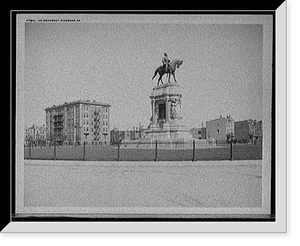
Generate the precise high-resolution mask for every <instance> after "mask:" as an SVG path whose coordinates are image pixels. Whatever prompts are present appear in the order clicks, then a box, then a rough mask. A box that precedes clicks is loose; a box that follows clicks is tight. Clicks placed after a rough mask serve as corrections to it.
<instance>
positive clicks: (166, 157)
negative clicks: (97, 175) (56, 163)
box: [24, 140, 262, 161]
mask: <svg viewBox="0 0 300 246" xmlns="http://www.w3.org/2000/svg"><path fill="white" fill-rule="evenodd" d="M24 158H25V159H40V160H82V161H85V160H87V161H200V160H201V161H209V160H220V161H222V160H259V159H262V145H257V144H255V145H254V144H233V143H232V142H229V143H226V142H225V143H224V142H223V143H222V144H218V143H217V144H205V145H203V143H201V144H199V142H198V141H196V140H193V141H189V142H176V141H173V142H170V141H165V142H164V141H151V142H141V141H137V142H134V141H133V142H119V143H117V144H115V145H110V146H106V147H105V146H99V145H98V146H95V145H90V144H86V143H84V144H83V145H81V146H78V145H76V146H58V145H55V144H54V145H52V146H50V147H49V146H47V147H45V146H42V147H33V146H32V145H31V144H30V145H29V146H26V147H25V150H24Z"/></svg>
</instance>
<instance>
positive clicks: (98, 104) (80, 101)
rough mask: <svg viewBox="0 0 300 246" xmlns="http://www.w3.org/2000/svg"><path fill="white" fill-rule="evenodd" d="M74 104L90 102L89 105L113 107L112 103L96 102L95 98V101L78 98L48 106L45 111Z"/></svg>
mask: <svg viewBox="0 0 300 246" xmlns="http://www.w3.org/2000/svg"><path fill="white" fill-rule="evenodd" d="M74 104H88V105H96V106H104V107H111V104H110V103H102V102H96V101H95V100H93V101H90V100H77V101H73V102H69V103H67V102H65V103H64V104H60V105H53V106H52V107H47V108H45V111H47V110H50V109H55V108H62V107H65V106H69V105H74Z"/></svg>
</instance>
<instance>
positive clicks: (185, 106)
mask: <svg viewBox="0 0 300 246" xmlns="http://www.w3.org/2000/svg"><path fill="white" fill-rule="evenodd" d="M16 36H17V44H16V46H17V60H16V62H17V64H16V66H17V74H16V78H17V83H16V100H17V104H16V106H17V107H16V137H17V142H16V167H15V170H16V176H15V184H16V194H15V198H16V200H15V205H16V206H15V208H16V209H15V219H16V220H18V219H19V220H22V219H23V220H26V219H28V218H31V219H33V220H35V219H36V220H41V219H42V218H47V219H54V220H55V219H58V220H59V219H78V220H84V219H89V220H92V221H93V220H94V221H102V222H103V221H104V222H105V221H112V220H114V221H118V220H120V221H135V220H139V221H141V220H142V221H147V220H148V221H151V220H152V221H153V220H155V221H170V220H176V221H179V222H180V221H185V220H187V221H205V220H206V221H209V220H213V221H218V220H226V219H228V220H229V221H230V220H237V221H243V220H244V221H251V220H254V221H257V220H261V221H275V210H274V208H275V206H274V200H273V199H274V189H275V187H273V185H272V182H273V184H275V183H274V178H275V177H274V176H273V175H274V168H275V162H274V151H273V150H274V141H275V135H274V129H273V130H272V126H274V125H273V124H274V121H273V120H272V117H273V116H274V110H275V105H274V95H273V93H274V83H275V77H274V70H273V68H274V64H275V60H274V59H275V58H274V47H275V46H274V19H273V15H268V14H257V15H254V14H235V15H222V14H219V15H213V14H189V13H186V14H176V13H172V14H169V13H164V14H157V13H151V14H145V13H136V14H125V13H124V14H121V13H114V14H105V13H101V14H97V13H95V14H87V13H84V14H77V13H75V14H72V13H71V14H60V13H57V14H53V13H51V14H19V15H18V16H17V34H16ZM272 156H273V157H272Z"/></svg>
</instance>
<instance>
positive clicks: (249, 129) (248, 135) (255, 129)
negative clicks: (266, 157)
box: [234, 119, 263, 143]
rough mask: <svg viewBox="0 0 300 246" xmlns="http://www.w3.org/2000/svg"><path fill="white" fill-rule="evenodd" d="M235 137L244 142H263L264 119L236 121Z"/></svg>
mask: <svg viewBox="0 0 300 246" xmlns="http://www.w3.org/2000/svg"><path fill="white" fill-rule="evenodd" d="M234 132H235V139H236V140H237V141H238V142H244V143H246V142H247V143H262V137H263V128H262V121H256V120H252V119H250V120H242V121H237V122H235V123H234Z"/></svg>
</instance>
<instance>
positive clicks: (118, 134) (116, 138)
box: [110, 126, 144, 145]
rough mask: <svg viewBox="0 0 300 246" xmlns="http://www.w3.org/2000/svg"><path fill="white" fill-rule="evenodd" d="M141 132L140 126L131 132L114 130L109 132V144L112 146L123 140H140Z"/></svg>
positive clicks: (142, 130)
mask: <svg viewBox="0 0 300 246" xmlns="http://www.w3.org/2000/svg"><path fill="white" fill-rule="evenodd" d="M143 132H144V129H143V127H142V126H140V127H133V128H132V130H126V131H122V130H119V129H118V128H114V129H113V130H111V132H110V139H111V144H112V145H114V144H117V143H118V142H120V141H123V140H137V139H141V138H142V137H143V135H144V134H143Z"/></svg>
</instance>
